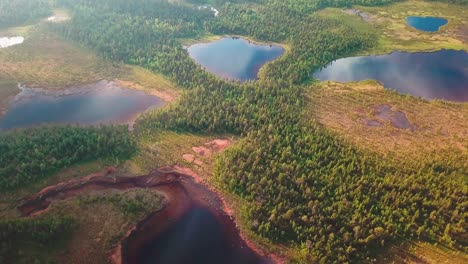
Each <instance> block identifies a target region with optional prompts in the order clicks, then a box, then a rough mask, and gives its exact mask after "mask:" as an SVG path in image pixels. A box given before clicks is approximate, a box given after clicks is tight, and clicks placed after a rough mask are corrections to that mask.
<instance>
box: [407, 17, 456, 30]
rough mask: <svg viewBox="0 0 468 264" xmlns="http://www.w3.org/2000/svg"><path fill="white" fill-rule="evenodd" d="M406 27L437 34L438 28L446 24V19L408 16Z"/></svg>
mask: <svg viewBox="0 0 468 264" xmlns="http://www.w3.org/2000/svg"><path fill="white" fill-rule="evenodd" d="M406 22H407V23H408V25H410V26H412V27H414V28H415V29H418V30H421V31H426V32H437V31H439V28H440V27H441V26H443V25H445V24H447V22H448V21H447V19H444V18H440V17H418V16H409V17H407V18H406Z"/></svg>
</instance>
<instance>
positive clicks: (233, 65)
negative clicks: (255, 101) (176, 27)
mask: <svg viewBox="0 0 468 264" xmlns="http://www.w3.org/2000/svg"><path fill="white" fill-rule="evenodd" d="M188 52H189V55H190V57H192V58H193V59H194V60H195V61H196V62H197V63H199V64H200V65H201V66H203V67H204V68H205V69H206V70H207V71H209V72H211V73H214V74H216V75H217V76H219V77H221V78H225V79H235V80H241V81H246V80H255V79H257V74H258V71H259V69H260V68H261V67H262V66H263V64H265V63H266V62H268V61H271V60H274V59H276V58H278V57H279V56H281V55H282V54H283V53H284V49H283V48H281V47H278V46H273V45H271V46H269V45H267V46H262V45H255V44H252V43H250V42H248V41H247V40H245V39H235V38H223V39H221V40H218V41H215V42H212V43H201V44H195V45H192V46H190V47H189V48H188Z"/></svg>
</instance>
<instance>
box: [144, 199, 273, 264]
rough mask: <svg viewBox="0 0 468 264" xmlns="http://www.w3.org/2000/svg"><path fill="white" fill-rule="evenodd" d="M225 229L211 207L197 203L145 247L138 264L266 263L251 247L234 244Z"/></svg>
mask: <svg viewBox="0 0 468 264" xmlns="http://www.w3.org/2000/svg"><path fill="white" fill-rule="evenodd" d="M224 229H225V227H224V226H223V225H222V224H221V223H220V222H219V221H218V219H216V217H215V216H214V215H213V214H212V213H211V212H210V211H209V210H208V209H205V208H203V207H199V206H195V207H193V208H192V209H190V210H189V211H188V212H187V213H186V214H185V215H184V216H183V217H182V219H180V220H179V221H177V222H175V223H174V224H173V226H172V228H169V229H168V230H167V231H166V232H165V233H164V234H162V236H161V237H160V238H159V239H157V240H156V241H154V242H153V243H151V244H150V245H148V246H147V247H145V248H144V249H143V250H142V253H141V255H140V256H139V261H138V263H142V264H145V263H147V264H150V263H151V264H158V263H161V264H164V263H171V264H187V263H203V264H219V263H223V264H240V263H243V264H261V263H265V261H264V260H262V259H261V258H260V257H258V256H257V255H256V254H255V253H254V252H253V251H252V250H251V249H250V248H248V247H244V248H239V247H236V246H234V245H233V244H232V241H230V239H229V236H228V235H226V232H225V230H224Z"/></svg>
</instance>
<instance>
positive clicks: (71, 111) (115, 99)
mask: <svg viewBox="0 0 468 264" xmlns="http://www.w3.org/2000/svg"><path fill="white" fill-rule="evenodd" d="M21 89H22V91H21V93H20V94H18V95H17V96H16V97H15V98H14V99H13V101H12V102H11V103H10V106H9V108H8V110H7V112H6V114H5V115H4V116H3V117H0V130H6V129H12V128H17V127H28V126H34V125H39V124H43V123H72V124H77V123H79V124H89V125H93V124H100V123H128V122H131V121H132V120H134V119H135V118H136V116H137V115H138V114H139V113H141V112H144V111H145V110H147V109H149V108H152V107H158V106H162V104H163V101H162V100H161V99H159V98H158V97H155V96H151V95H148V94H145V93H144V92H141V91H136V90H131V89H125V88H121V87H119V86H118V85H117V84H115V83H113V82H108V81H100V82H98V83H96V84H92V85H87V86H83V87H77V88H71V89H67V90H65V91H46V90H42V89H32V88H21Z"/></svg>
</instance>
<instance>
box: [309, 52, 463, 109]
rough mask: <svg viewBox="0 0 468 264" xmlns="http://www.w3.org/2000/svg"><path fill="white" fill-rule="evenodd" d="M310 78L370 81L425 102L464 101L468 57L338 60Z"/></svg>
mask: <svg viewBox="0 0 468 264" xmlns="http://www.w3.org/2000/svg"><path fill="white" fill-rule="evenodd" d="M313 76H314V78H317V79H319V80H331V81H338V82H351V81H361V80H368V79H374V80H378V81H380V82H382V83H383V84H384V86H385V87H386V88H391V89H395V90H397V91H398V92H400V93H403V94H411V95H413V96H417V97H423V98H426V99H434V98H439V99H446V100H450V101H458V102H466V101H468V53H467V52H466V51H455V50H441V51H437V52H426V53H407V52H393V53H391V54H387V55H378V56H375V55H372V56H361V57H350V58H344V59H339V60H337V61H334V62H332V63H330V64H329V65H328V66H326V67H325V68H324V69H322V70H320V71H317V72H315V73H314V75H313Z"/></svg>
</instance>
